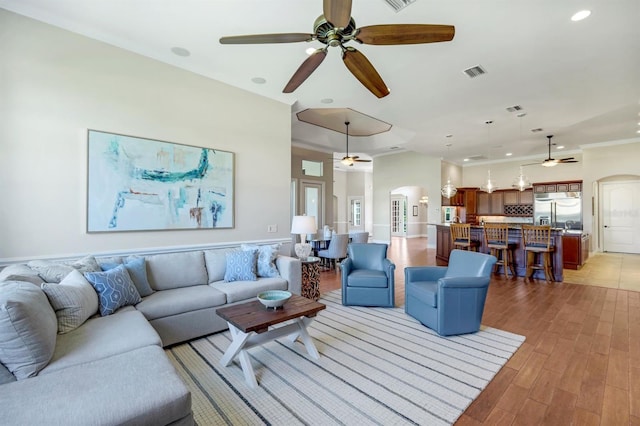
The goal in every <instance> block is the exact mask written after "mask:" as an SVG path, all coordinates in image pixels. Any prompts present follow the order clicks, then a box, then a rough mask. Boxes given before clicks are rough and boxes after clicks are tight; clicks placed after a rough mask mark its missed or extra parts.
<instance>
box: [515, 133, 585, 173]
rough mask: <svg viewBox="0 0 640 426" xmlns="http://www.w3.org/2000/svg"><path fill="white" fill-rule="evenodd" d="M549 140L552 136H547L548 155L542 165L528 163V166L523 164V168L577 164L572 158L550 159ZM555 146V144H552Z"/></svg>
mask: <svg viewBox="0 0 640 426" xmlns="http://www.w3.org/2000/svg"><path fill="white" fill-rule="evenodd" d="M551 138H553V135H548V136H547V139H549V142H548V144H549V151H548V152H549V155H548V156H547V158H545V159H544V160H543V161H542V163H529V164H523V166H532V165H534V164H540V165H541V166H544V167H553V166H557V165H558V164H567V163H577V162H578V160H576V159H575V158H574V157H566V158H558V159H555V158H551ZM553 145H555V143H554V144H553Z"/></svg>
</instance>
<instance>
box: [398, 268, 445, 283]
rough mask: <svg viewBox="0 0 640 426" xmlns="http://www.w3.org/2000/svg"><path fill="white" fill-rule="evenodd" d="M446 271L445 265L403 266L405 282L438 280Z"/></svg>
mask: <svg viewBox="0 0 640 426" xmlns="http://www.w3.org/2000/svg"><path fill="white" fill-rule="evenodd" d="M446 273H447V267H446V266H410V267H406V268H404V277H405V283H408V282H412V281H438V280H439V279H440V278H442V277H444V274H446Z"/></svg>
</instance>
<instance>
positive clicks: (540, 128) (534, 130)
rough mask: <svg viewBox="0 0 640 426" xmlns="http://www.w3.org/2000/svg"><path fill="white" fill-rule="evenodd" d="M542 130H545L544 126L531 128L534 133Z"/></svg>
mask: <svg viewBox="0 0 640 426" xmlns="http://www.w3.org/2000/svg"><path fill="white" fill-rule="evenodd" d="M542 130H544V129H543V128H542V127H538V128H537V129H531V131H532V132H533V133H538V132H541V131H542Z"/></svg>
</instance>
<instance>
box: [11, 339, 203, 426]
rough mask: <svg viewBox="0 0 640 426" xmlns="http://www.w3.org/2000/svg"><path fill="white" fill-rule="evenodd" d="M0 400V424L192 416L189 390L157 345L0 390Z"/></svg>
mask: <svg viewBox="0 0 640 426" xmlns="http://www.w3.org/2000/svg"><path fill="white" fill-rule="evenodd" d="M0 401H2V417H1V420H0V423H2V424H11V425H65V426H84V425H140V426H151V425H165V424H174V423H178V422H180V420H181V419H185V418H189V417H190V416H191V415H192V413H191V394H190V393H189V390H188V389H187V388H186V386H185V384H184V382H183V381H182V380H181V379H180V376H179V375H178V374H177V372H176V370H175V368H174V367H173V366H172V365H171V362H170V361H169V359H168V358H167V356H166V355H165V353H164V351H163V350H162V349H161V348H159V347H157V346H148V347H145V348H141V349H136V350H134V351H131V352H127V353H121V354H117V355H115V356H112V357H109V358H106V359H101V360H96V361H92V362H88V363H86V364H83V365H78V366H76V367H75V368H73V371H69V372H67V371H59V372H58V373H55V374H48V375H44V376H39V377H38V379H37V380H33V381H31V380H26V381H20V382H16V383H9V384H7V385H5V386H0ZM184 424H193V423H192V422H191V423H188V422H185V423H184Z"/></svg>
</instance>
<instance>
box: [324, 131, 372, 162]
mask: <svg viewBox="0 0 640 426" xmlns="http://www.w3.org/2000/svg"><path fill="white" fill-rule="evenodd" d="M349 124H351V123H350V122H349V121H345V122H344V125H345V126H346V127H347V131H346V135H347V147H346V155H345V156H344V157H342V158H334V159H333V160H334V161H340V162H341V163H342V164H344V165H345V166H353V164H354V163H370V162H371V160H365V159H361V158H360V157H359V156H357V155H349Z"/></svg>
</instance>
